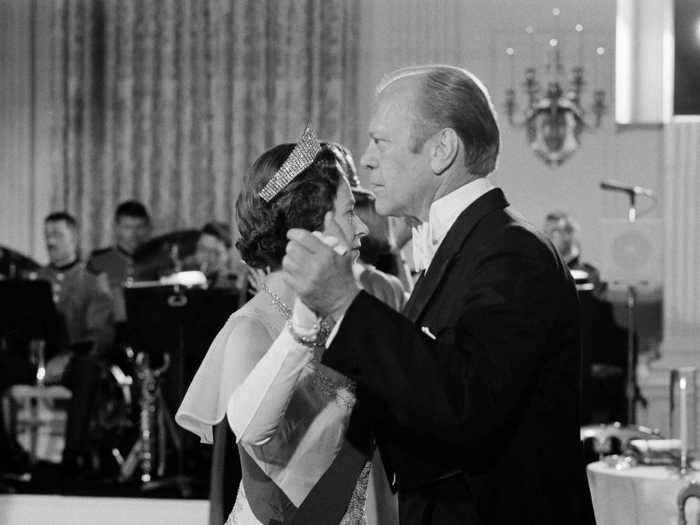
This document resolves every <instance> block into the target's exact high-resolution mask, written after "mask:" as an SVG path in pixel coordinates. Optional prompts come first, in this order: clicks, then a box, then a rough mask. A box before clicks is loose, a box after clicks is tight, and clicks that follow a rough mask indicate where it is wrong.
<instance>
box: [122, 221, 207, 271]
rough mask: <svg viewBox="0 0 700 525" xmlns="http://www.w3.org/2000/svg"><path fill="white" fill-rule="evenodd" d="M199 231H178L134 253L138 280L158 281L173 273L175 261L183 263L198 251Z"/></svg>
mask: <svg viewBox="0 0 700 525" xmlns="http://www.w3.org/2000/svg"><path fill="white" fill-rule="evenodd" d="M199 233H200V232H199V230H176V231H172V232H169V233H165V234H163V235H159V236H157V237H154V238H152V239H151V240H149V241H147V242H146V243H144V244H143V245H141V246H139V248H138V249H137V250H136V252H134V276H135V278H136V279H158V278H159V277H160V276H162V275H166V274H169V273H172V270H173V269H174V267H175V263H174V259H175V258H177V259H178V260H179V261H183V260H184V259H185V258H186V257H188V256H190V255H192V254H193V253H194V252H195V250H196V249H197V240H198V239H199Z"/></svg>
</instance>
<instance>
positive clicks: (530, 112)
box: [505, 8, 607, 166]
mask: <svg viewBox="0 0 700 525" xmlns="http://www.w3.org/2000/svg"><path fill="white" fill-rule="evenodd" d="M552 14H553V15H554V17H555V21H556V27H557V31H556V33H555V35H554V36H553V37H552V38H550V40H549V50H548V53H547V64H546V67H545V71H544V82H545V83H546V88H544V89H543V88H542V81H541V80H540V78H539V74H538V73H539V72H538V69H537V66H536V65H535V63H534V61H535V60H534V50H535V40H534V37H535V32H534V29H533V28H532V27H528V28H527V29H526V32H527V33H528V35H529V37H530V50H531V55H532V56H531V63H530V65H528V66H527V67H526V68H525V77H524V80H523V82H522V87H523V88H524V94H525V97H526V100H527V106H526V107H525V108H524V111H522V112H519V111H518V103H517V100H516V99H517V95H516V89H515V59H516V51H515V49H514V48H513V47H508V48H507V49H506V55H507V56H508V57H509V61H510V76H511V79H510V84H511V87H510V88H508V89H506V102H505V109H506V115H507V116H508V122H509V123H510V124H511V125H513V126H518V127H524V128H525V131H526V136H527V141H528V144H529V145H530V147H531V148H532V149H533V151H534V152H535V154H536V155H537V156H538V157H539V158H540V159H542V160H543V161H544V162H545V163H547V164H548V165H550V166H559V165H561V164H562V163H563V162H564V161H565V160H567V159H568V158H569V157H571V155H573V153H574V152H575V151H576V150H577V149H578V148H579V146H580V145H581V132H582V131H583V130H584V129H592V128H594V127H595V128H597V127H599V126H600V124H601V120H602V117H603V115H604V114H605V113H606V110H607V106H606V103H605V91H604V90H603V89H600V88H595V89H593V98H592V102H591V103H590V105H589V106H588V109H586V107H585V106H584V103H583V101H582V94H583V90H584V86H585V85H586V84H587V81H586V80H585V78H584V70H583V50H584V46H583V26H582V25H581V24H576V26H575V31H576V33H577V35H578V64H579V65H577V66H575V67H573V68H572V69H571V75H570V77H569V78H568V80H567V79H566V78H565V74H566V72H565V68H564V66H563V64H562V59H561V48H562V43H561V41H560V38H559V35H560V31H559V15H560V10H559V9H557V8H555V9H553V10H552ZM604 54H605V48H604V47H597V48H596V55H597V56H596V64H595V68H596V75H595V77H597V76H598V75H597V67H598V64H597V62H598V61H599V60H600V59H601V58H602V56H603V55H604ZM596 83H597V78H596ZM589 113H590V114H592V117H593V121H592V123H591V122H590V121H589V118H590V117H589Z"/></svg>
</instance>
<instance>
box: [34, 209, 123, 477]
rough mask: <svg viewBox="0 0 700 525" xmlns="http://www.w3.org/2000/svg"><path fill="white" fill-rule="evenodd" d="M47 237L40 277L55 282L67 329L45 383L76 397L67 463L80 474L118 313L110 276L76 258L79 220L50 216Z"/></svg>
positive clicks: (55, 296) (85, 464)
mask: <svg viewBox="0 0 700 525" xmlns="http://www.w3.org/2000/svg"><path fill="white" fill-rule="evenodd" d="M44 234H45V238H46V248H47V251H48V254H49V260H50V263H49V265H48V266H46V267H44V268H41V269H40V270H39V278H40V279H45V280H47V281H49V282H50V283H51V289H52V291H53V299H54V302H55V303H56V309H57V311H58V315H59V317H60V322H61V325H62V328H63V330H62V336H63V337H62V339H61V342H60V343H59V348H58V349H57V350H58V353H57V355H55V356H54V357H53V358H51V359H50V360H49V362H48V364H47V374H46V376H47V377H46V379H47V381H48V382H51V381H57V382H61V383H63V384H64V385H65V386H66V387H68V388H69V389H70V390H71V392H72V394H73V396H72V399H71V401H70V404H69V407H68V421H67V424H66V444H65V449H64V452H63V463H64V467H65V468H66V469H67V470H68V471H69V472H70V473H77V472H78V471H80V470H82V469H83V468H88V467H89V465H88V463H89V462H88V458H87V456H88V447H89V443H88V430H89V416H90V414H91V413H92V410H93V405H94V400H95V397H96V396H95V393H96V391H97V388H98V384H99V375H100V371H101V367H100V357H101V356H102V355H104V354H105V353H106V352H107V350H108V349H109V348H110V347H111V345H112V344H113V339H114V309H113V303H112V296H111V293H110V289H109V283H108V280H107V276H106V275H104V274H96V273H95V272H94V270H90V269H88V267H87V265H86V264H85V263H83V262H81V261H80V259H79V257H78V224H77V221H76V220H75V218H74V217H73V216H72V215H70V214H68V213H66V212H56V213H52V214H50V215H49V216H48V217H46V219H45V221H44Z"/></svg>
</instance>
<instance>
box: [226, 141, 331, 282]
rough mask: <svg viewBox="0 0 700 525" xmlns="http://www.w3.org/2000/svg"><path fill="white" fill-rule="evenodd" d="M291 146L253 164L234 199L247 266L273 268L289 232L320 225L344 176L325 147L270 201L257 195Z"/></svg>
mask: <svg viewBox="0 0 700 525" xmlns="http://www.w3.org/2000/svg"><path fill="white" fill-rule="evenodd" d="M293 149H294V144H280V145H279V146H275V147H274V148H272V149H270V150H268V151H266V152H265V153H263V154H262V155H261V156H260V158H258V160H256V161H255V162H254V163H253V166H252V167H251V168H250V171H249V172H248V173H247V174H246V177H245V180H244V182H243V190H242V191H241V193H240V195H239V196H238V200H237V201H236V217H237V223H238V231H239V232H240V235H241V236H240V239H239V240H238V241H237V242H236V248H238V250H239V251H240V253H241V257H242V258H243V260H244V261H245V262H246V264H247V265H248V266H251V267H252V268H266V267H267V266H269V267H270V268H271V269H273V270H276V269H279V267H280V266H281V264H282V258H283V257H284V252H285V248H286V246H287V230H289V229H290V228H303V229H305V230H309V231H314V230H320V229H323V218H324V216H325V215H326V213H327V212H329V211H331V210H332V209H333V202H334V200H335V197H336V194H337V193H338V185H339V184H340V181H341V178H342V176H343V175H342V172H341V171H340V169H339V167H338V164H337V162H336V160H335V155H334V154H333V152H332V151H331V150H330V149H329V148H327V147H325V146H323V147H322V148H321V151H320V152H319V154H318V155H316V159H315V160H314V162H313V164H311V166H309V167H308V168H306V169H305V170H304V171H303V172H301V173H300V174H299V175H297V176H296V177H295V178H294V180H292V182H290V183H289V184H288V185H287V186H286V187H285V188H284V189H283V190H282V191H280V192H279V193H278V194H277V195H276V196H275V197H274V198H273V199H272V200H271V201H270V202H265V201H264V200H263V199H262V198H261V197H260V196H259V195H258V193H259V192H260V190H262V188H263V187H264V186H265V184H267V183H268V181H269V180H270V179H271V178H272V177H273V176H274V175H275V173H276V172H277V170H279V169H280V167H281V166H282V164H283V163H284V161H285V160H286V159H287V157H289V155H290V154H291V153H292V150H293Z"/></svg>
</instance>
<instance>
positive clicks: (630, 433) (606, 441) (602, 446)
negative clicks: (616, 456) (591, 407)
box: [581, 422, 662, 459]
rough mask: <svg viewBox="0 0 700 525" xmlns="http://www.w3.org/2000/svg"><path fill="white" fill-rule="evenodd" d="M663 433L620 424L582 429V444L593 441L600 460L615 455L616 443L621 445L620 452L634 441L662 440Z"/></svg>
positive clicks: (587, 426)
mask: <svg viewBox="0 0 700 525" xmlns="http://www.w3.org/2000/svg"><path fill="white" fill-rule="evenodd" d="M661 438H662V436H661V433H660V432H659V431H658V430H656V429H652V428H649V427H643V426H636V425H623V424H621V423H619V422H615V423H610V424H605V423H602V424H600V425H585V426H583V427H581V442H582V443H583V442H586V441H589V440H590V441H592V442H593V450H594V451H595V452H596V453H597V454H598V457H599V459H603V457H604V456H606V455H609V454H613V453H614V450H613V447H614V446H615V441H617V442H618V443H619V445H620V452H624V450H625V449H626V448H627V447H628V446H629V444H630V441H632V440H633V439H661Z"/></svg>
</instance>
